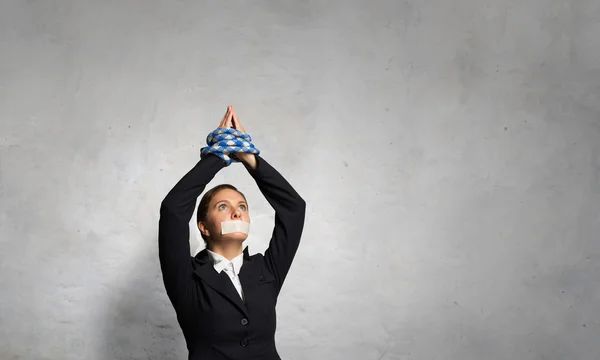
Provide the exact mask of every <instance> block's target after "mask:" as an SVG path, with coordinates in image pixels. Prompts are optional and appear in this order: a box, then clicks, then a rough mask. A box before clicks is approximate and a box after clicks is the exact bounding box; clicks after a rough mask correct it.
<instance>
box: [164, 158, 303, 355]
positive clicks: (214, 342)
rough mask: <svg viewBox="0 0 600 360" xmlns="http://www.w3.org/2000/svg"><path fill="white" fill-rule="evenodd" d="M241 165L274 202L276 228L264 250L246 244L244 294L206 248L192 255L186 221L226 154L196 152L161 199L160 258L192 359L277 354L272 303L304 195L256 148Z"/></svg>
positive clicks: (288, 260)
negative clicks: (253, 162) (252, 158)
mask: <svg viewBox="0 0 600 360" xmlns="http://www.w3.org/2000/svg"><path fill="white" fill-rule="evenodd" d="M256 159H257V165H258V166H257V168H256V169H252V168H250V167H248V166H245V167H246V169H247V170H248V172H249V173H250V175H251V176H252V177H253V178H254V179H255V181H256V184H257V185H258V188H259V189H260V191H261V192H262V193H263V195H264V196H265V198H266V199H267V201H268V202H269V204H271V206H272V207H273V209H274V210H275V228H274V230H273V234H272V237H271V240H270V243H269V247H268V249H267V250H266V251H265V254H264V255H262V254H256V255H253V256H250V255H249V254H248V250H247V248H246V249H244V262H243V265H242V268H241V270H240V274H239V278H240V282H241V284H242V289H243V291H244V296H245V302H243V301H242V299H241V298H240V296H239V294H238V293H237V291H236V290H235V287H234V286H233V284H232V282H231V280H230V279H229V277H228V276H227V274H226V273H225V272H221V273H220V274H219V273H217V272H216V270H215V269H214V267H213V265H212V263H211V261H210V259H209V257H208V254H207V251H206V250H203V251H201V252H199V253H198V254H197V255H196V256H195V257H192V256H190V245H189V235H190V234H189V223H190V220H191V217H192V215H193V213H194V210H195V206H196V201H197V198H198V196H200V194H201V193H202V191H204V188H205V187H206V185H207V184H208V183H209V182H210V181H211V180H212V179H213V177H214V176H215V175H216V173H217V172H218V171H219V170H221V169H222V168H223V167H225V165H226V164H225V162H224V161H223V160H222V159H221V158H219V157H218V156H215V155H212V154H211V155H208V156H206V157H204V158H202V160H200V161H199V162H198V163H197V164H196V165H195V166H194V167H193V168H192V169H191V170H190V171H189V172H188V173H187V174H186V175H185V176H184V177H183V178H182V179H181V180H180V181H179V182H178V183H177V184H176V185H175V187H174V188H173V189H172V190H171V191H170V192H169V193H168V194H167V196H166V197H165V199H164V200H163V201H162V203H161V207H160V220H159V231H158V247H159V260H160V266H161V270H162V274H163V281H164V285H165V289H166V291H167V295H168V296H169V299H170V300H171V303H172V304H173V307H174V309H175V313H176V314H177V320H178V322H179V325H180V326H181V329H182V330H183V335H184V337H185V340H186V343H187V348H188V351H189V357H188V359H190V360H192V359H194V360H225V359H227V360H236V359H240V360H241V359H244V360H250V359H261V360H280V357H279V355H278V353H277V350H276V348H275V328H276V314H275V305H276V304H277V297H278V295H279V292H280V291H281V287H282V285H283V282H284V279H285V277H286V275H287V273H288V271H289V269H290V266H291V265H292V260H293V259H294V256H295V254H296V250H297V249H298V245H299V242H300V237H301V235H302V229H303V227H304V218H305V208H306V204H305V202H304V200H303V199H302V198H301V197H300V195H298V193H296V191H295V190H294V189H293V188H292V186H291V185H290V184H289V183H288V182H287V181H286V180H285V179H284V178H283V177H282V176H281V175H280V174H279V173H278V172H277V171H276V170H275V169H274V168H273V167H272V166H271V165H269V163H267V162H266V161H265V160H264V159H263V158H261V157H260V156H256Z"/></svg>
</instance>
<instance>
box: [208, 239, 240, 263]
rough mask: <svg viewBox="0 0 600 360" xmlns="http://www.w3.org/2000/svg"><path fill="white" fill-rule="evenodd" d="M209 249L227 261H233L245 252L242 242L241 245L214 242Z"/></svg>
mask: <svg viewBox="0 0 600 360" xmlns="http://www.w3.org/2000/svg"><path fill="white" fill-rule="evenodd" d="M208 249H209V250H210V251H212V252H215V253H217V254H219V255H221V256H223V257H224V258H226V259H227V260H231V259H233V258H234V257H236V256H238V255H239V254H241V253H242V252H243V250H242V243H241V242H240V243H232V242H228V243H219V242H216V241H213V242H211V243H210V245H208Z"/></svg>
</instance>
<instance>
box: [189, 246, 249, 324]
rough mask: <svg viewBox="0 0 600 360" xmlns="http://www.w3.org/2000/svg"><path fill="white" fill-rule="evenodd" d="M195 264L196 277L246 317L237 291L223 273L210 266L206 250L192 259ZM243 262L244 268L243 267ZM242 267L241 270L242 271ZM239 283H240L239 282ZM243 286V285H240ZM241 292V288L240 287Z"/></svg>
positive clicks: (245, 311) (246, 314) (244, 308)
mask: <svg viewBox="0 0 600 360" xmlns="http://www.w3.org/2000/svg"><path fill="white" fill-rule="evenodd" d="M194 260H195V262H196V266H195V268H194V273H195V274H196V275H198V276H199V277H200V278H201V279H202V280H204V282H206V283H207V284H208V286H210V287H211V288H213V289H214V290H215V291H216V292H218V293H219V294H221V295H223V297H225V298H226V299H227V300H228V301H230V302H231V303H233V304H234V305H235V306H236V307H237V308H238V309H239V310H240V311H241V312H243V313H244V315H245V316H246V317H247V316H248V313H247V310H246V306H245V305H244V303H243V302H242V299H241V298H240V294H238V292H237V290H236V289H235V287H234V286H233V283H232V282H231V279H230V278H229V276H227V274H226V273H225V272H224V271H221V273H218V272H217V271H216V270H215V268H214V267H213V265H212V262H211V261H210V259H209V257H208V252H207V251H206V250H202V251H200V252H199V253H198V254H197V255H196V256H195V258H194ZM245 265H246V264H245V262H244V266H245ZM244 266H242V270H243V269H244ZM240 282H241V281H240ZM242 286H243V285H242ZM242 290H243V287H242Z"/></svg>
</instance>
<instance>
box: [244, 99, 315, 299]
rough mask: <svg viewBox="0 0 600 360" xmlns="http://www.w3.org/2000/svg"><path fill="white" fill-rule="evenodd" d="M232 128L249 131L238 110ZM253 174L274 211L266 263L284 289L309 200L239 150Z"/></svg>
mask: <svg viewBox="0 0 600 360" xmlns="http://www.w3.org/2000/svg"><path fill="white" fill-rule="evenodd" d="M232 112H233V127H234V128H235V129H237V130H239V131H242V132H244V133H245V132H246V130H245V129H244V126H243V125H242V124H241V122H240V119H239V118H238V116H237V114H236V112H235V110H232ZM235 156H237V157H238V158H239V159H240V160H241V162H242V163H243V164H244V166H245V167H246V169H247V170H248V172H249V173H250V175H252V177H253V178H254V180H256V184H257V185H258V188H259V190H260V191H261V192H262V193H263V195H264V196H265V198H266V199H267V201H268V202H269V204H271V206H272V207H273V209H274V210H275V228H274V229H273V235H272V236H271V240H270V242H269V247H268V248H267V250H266V251H265V255H264V256H265V262H266V264H267V267H268V268H269V270H270V271H271V273H272V274H273V275H274V276H275V281H276V282H277V291H278V292H279V291H280V290H281V287H282V286H283V281H284V280H285V277H286V276H287V273H288V271H289V270H290V267H291V266H292V261H293V260H294V256H295V255H296V250H298V246H299V245H300V237H301V236H302V230H303V228H304V218H305V212H306V203H305V201H304V199H302V198H301V197H300V195H298V193H297V192H296V190H294V188H293V187H292V185H290V184H289V183H288V182H287V181H286V180H285V179H284V178H283V176H281V174H280V173H279V172H277V170H275V169H274V168H273V167H272V166H271V165H270V164H269V163H268V162H267V161H266V160H265V159H263V158H262V157H260V156H259V155H254V154H248V153H243V152H240V153H236V154H235Z"/></svg>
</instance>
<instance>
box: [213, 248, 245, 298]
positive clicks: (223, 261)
mask: <svg viewBox="0 0 600 360" xmlns="http://www.w3.org/2000/svg"><path fill="white" fill-rule="evenodd" d="M206 251H208V255H209V257H210V259H211V260H212V263H213V267H214V268H215V270H216V271H217V272H218V273H219V274H220V273H221V271H225V273H226V274H227V275H228V276H229V278H230V279H231V282H232V283H233V286H235V289H236V290H237V292H238V294H240V298H242V300H244V293H243V291H242V283H240V278H239V277H238V275H239V274H240V269H241V268H242V265H243V264H244V253H241V254H239V255H238V256H236V257H234V258H233V259H231V261H229V260H228V259H227V258H226V257H224V256H222V255H219V254H217V253H216V252H212V251H210V250H208V249H206Z"/></svg>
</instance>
